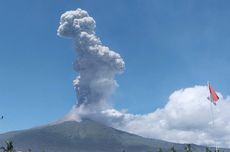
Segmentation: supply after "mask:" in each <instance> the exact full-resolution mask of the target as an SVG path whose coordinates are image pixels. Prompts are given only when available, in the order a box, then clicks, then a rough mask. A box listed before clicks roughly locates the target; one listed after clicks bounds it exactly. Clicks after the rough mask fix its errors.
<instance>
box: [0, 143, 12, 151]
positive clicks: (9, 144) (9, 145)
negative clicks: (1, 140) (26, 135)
mask: <svg viewBox="0 0 230 152" xmlns="http://www.w3.org/2000/svg"><path fill="white" fill-rule="evenodd" d="M5 144H6V147H1V148H0V149H1V150H2V151H3V152H15V149H14V145H13V142H12V141H5Z"/></svg>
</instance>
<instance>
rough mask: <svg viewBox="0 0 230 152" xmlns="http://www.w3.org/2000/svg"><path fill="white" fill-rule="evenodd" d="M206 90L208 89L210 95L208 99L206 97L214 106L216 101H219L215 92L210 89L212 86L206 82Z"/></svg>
mask: <svg viewBox="0 0 230 152" xmlns="http://www.w3.org/2000/svg"><path fill="white" fill-rule="evenodd" d="M208 89H209V93H210V97H208V99H209V100H210V101H211V102H212V103H213V104H214V105H216V103H217V101H218V100H219V97H218V95H217V94H216V92H215V90H214V89H213V88H212V86H211V85H210V82H208Z"/></svg>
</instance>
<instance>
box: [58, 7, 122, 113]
mask: <svg viewBox="0 0 230 152" xmlns="http://www.w3.org/2000/svg"><path fill="white" fill-rule="evenodd" d="M95 27H96V22H95V20H94V19H93V18H92V17H90V16H89V14H88V13H87V12H86V11H85V10H82V9H77V10H73V11H67V12H66V13H64V14H62V16H61V19H60V26H59V28H58V30H57V34H58V36H60V37H65V38H71V39H73V40H74V43H75V51H76V61H75V62H74V70H75V71H76V72H78V74H79V76H77V78H76V79H75V80H74V87H75V90H76V93H77V100H78V103H77V105H76V107H77V108H79V107H84V108H90V107H93V109H97V110H101V109H104V108H105V107H106V106H108V105H107V100H108V98H109V96H110V95H111V93H112V92H113V90H114V89H115V88H116V86H117V82H116V80H114V77H115V75H116V74H118V73H121V72H122V71H123V70H124V68H125V63H124V61H123V59H122V58H121V56H120V55H119V54H118V53H116V52H114V51H112V50H110V49H109V48H108V47H106V46H104V45H103V44H102V42H101V41H100V39H99V38H98V37H97V36H96V33H95Z"/></svg>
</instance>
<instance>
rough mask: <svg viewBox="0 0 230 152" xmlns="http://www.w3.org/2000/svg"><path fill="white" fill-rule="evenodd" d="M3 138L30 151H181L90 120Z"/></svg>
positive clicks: (160, 142) (66, 123)
mask: <svg viewBox="0 0 230 152" xmlns="http://www.w3.org/2000/svg"><path fill="white" fill-rule="evenodd" d="M5 140H12V141H13V142H14V144H15V147H16V149H17V150H22V151H26V150H28V149H29V148H30V149H32V150H33V152H41V151H43V150H44V151H47V152H121V151H122V150H126V151H127V152H153V151H157V149H158V148H159V147H161V148H162V149H163V150H164V151H169V149H170V147H172V145H174V147H175V149H177V151H184V145H182V144H172V143H169V142H165V141H160V140H154V139H147V138H143V137H140V136H137V135H134V134H130V133H126V132H123V131H120V130H116V129H113V128H111V127H107V126H105V125H102V124H100V123H97V122H95V121H92V120H83V121H82V122H74V121H69V122H64V123H61V124H56V125H50V126H45V127H40V128H33V129H29V130H23V131H16V132H10V133H5V134H2V135H0V142H1V143H3V141H5ZM193 151H204V147H201V146H196V145H193ZM225 151H226V150H225Z"/></svg>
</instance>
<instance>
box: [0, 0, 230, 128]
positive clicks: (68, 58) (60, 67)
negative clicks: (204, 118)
mask: <svg viewBox="0 0 230 152" xmlns="http://www.w3.org/2000/svg"><path fill="white" fill-rule="evenodd" d="M229 7H230V1H228V0H221V1H219V0H216V1H212V0H203V1H200V0H193V1H184V0H177V1H171V0H144V1H143V0H125V1H124V0H114V1H108V0H68V1H66V0H33V1H31V0H20V1H17V0H16V1H15V0H2V1H1V2H0V19H1V21H0V33H1V34H0V114H2V115H4V116H5V119H4V120H3V121H0V132H5V131H9V130H15V129H24V128H30V127H32V126H36V125H42V124H46V123H48V122H51V121H54V120H56V119H58V118H60V117H61V116H63V115H64V114H65V113H67V112H68V111H69V110H70V108H71V107H72V105H73V104H74V103H75V102H76V95H75V92H74V89H73V86H72V81H73V79H74V78H75V76H76V73H75V72H74V71H73V69H72V62H73V61H74V56H75V53H74V50H73V44H72V43H71V41H70V40H68V39H66V40H65V39H61V38H59V37H58V36H56V30H57V27H58V24H59V18H60V15H61V14H62V13H64V12H65V11H67V10H72V9H76V8H82V9H85V10H87V11H88V13H89V14H90V15H91V16H92V17H94V19H95V20H96V22H97V28H96V32H97V36H98V37H100V39H101V40H102V42H103V43H104V44H105V45H107V46H108V47H110V48H112V49H113V50H116V51H117V52H118V53H120V54H121V56H122V57H123V58H124V60H125V62H126V70H125V72H124V73H123V74H122V75H120V76H117V81H118V83H119V85H120V87H119V88H118V89H117V91H116V93H115V94H114V95H113V98H112V99H113V104H114V107H115V108H117V109H128V110H129V112H131V113H135V114H143V113H148V112H152V111H154V110H155V109H156V108H159V107H163V106H164V105H165V104H166V102H167V99H168V96H169V95H170V94H171V93H172V92H173V91H175V90H176V89H180V88H186V87H191V86H194V85H205V84H206V82H207V80H210V81H211V82H212V84H213V86H215V88H216V90H217V91H220V92H222V94H223V95H228V94H230V91H229V90H230V86H229V84H230V79H229V78H230V70H229V66H230V9H229Z"/></svg>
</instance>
